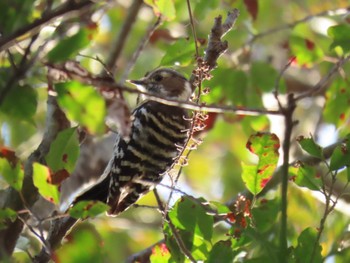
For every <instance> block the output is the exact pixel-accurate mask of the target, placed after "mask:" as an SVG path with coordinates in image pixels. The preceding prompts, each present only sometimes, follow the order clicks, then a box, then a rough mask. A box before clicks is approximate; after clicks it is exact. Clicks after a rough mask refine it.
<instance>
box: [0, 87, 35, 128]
mask: <svg viewBox="0 0 350 263" xmlns="http://www.w3.org/2000/svg"><path fill="white" fill-rule="evenodd" d="M0 91H1V87H0ZM37 100H38V95H37V92H36V90H35V89H33V88H31V87H30V86H27V85H26V86H19V85H17V86H14V87H12V89H11V90H10V91H9V92H8V94H7V95H6V97H5V99H4V101H3V103H2V104H1V105H0V111H1V112H2V113H4V114H5V115H7V117H9V118H15V119H20V120H25V121H29V122H31V118H32V117H33V116H34V114H35V112H36V107H37V104H38V101H37Z"/></svg>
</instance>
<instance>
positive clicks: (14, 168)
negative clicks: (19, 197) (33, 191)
mask: <svg viewBox="0 0 350 263" xmlns="http://www.w3.org/2000/svg"><path fill="white" fill-rule="evenodd" d="M0 175H1V176H2V177H3V178H4V179H5V181H6V182H7V183H8V184H9V185H10V186H11V187H13V188H14V189H16V190H17V191H21V189H22V184H23V178H24V172H23V169H22V167H21V164H20V163H19V162H17V163H16V164H15V165H11V164H10V163H9V162H8V160H7V159H5V158H0Z"/></svg>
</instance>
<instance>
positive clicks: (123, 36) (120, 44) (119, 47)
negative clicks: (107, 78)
mask: <svg viewBox="0 0 350 263" xmlns="http://www.w3.org/2000/svg"><path fill="white" fill-rule="evenodd" d="M142 4H143V1H142V0H134V1H133V3H132V5H131V6H130V8H129V10H128V16H127V17H126V18H125V21H124V24H123V26H122V28H121V30H120V32H119V34H118V36H117V37H116V38H115V41H114V43H113V44H112V47H114V49H113V51H112V52H111V53H110V55H109V57H108V61H107V62H106V65H107V69H108V71H109V72H112V74H115V71H116V69H117V61H118V59H119V56H120V54H121V52H122V51H123V48H124V46H125V43H126V40H127V38H128V36H129V33H130V30H131V27H132V25H133V24H134V23H135V21H136V18H137V14H138V13H139V11H140V8H141V6H142Z"/></svg>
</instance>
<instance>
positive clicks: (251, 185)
mask: <svg viewBox="0 0 350 263" xmlns="http://www.w3.org/2000/svg"><path fill="white" fill-rule="evenodd" d="M246 147H247V149H248V150H249V151H250V152H251V153H253V154H255V155H257V156H258V158H259V161H258V163H257V165H247V164H244V163H242V169H243V172H242V179H243V181H244V183H245V185H246V187H247V189H248V190H249V191H250V192H251V193H252V194H253V195H257V194H258V193H259V192H260V191H261V190H262V189H263V188H264V187H265V185H266V184H267V182H268V181H269V180H270V179H271V176H272V174H273V172H274V170H275V168H276V166H277V162H278V157H279V153H278V149H279V147H280V142H279V139H278V137H277V136H276V135H275V134H271V133H257V134H255V135H251V136H250V138H249V140H248V142H247V145H246Z"/></svg>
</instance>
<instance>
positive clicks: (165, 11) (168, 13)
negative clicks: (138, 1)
mask: <svg viewBox="0 0 350 263" xmlns="http://www.w3.org/2000/svg"><path fill="white" fill-rule="evenodd" d="M144 2H145V4H147V5H149V6H151V7H152V8H153V12H154V14H155V15H156V16H162V18H163V19H164V20H173V19H174V18H175V17H176V10H175V5H174V0H157V1H154V0H144Z"/></svg>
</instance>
